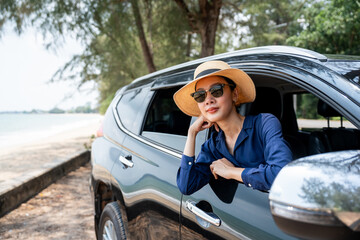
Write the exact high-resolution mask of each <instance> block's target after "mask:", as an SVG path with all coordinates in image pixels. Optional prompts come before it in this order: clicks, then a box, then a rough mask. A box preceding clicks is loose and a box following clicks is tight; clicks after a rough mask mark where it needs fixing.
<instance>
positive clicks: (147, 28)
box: [0, 0, 360, 116]
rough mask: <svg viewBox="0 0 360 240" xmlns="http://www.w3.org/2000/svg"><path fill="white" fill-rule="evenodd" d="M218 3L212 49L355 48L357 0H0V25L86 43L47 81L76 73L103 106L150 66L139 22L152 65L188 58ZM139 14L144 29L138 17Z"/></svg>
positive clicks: (51, 39)
mask: <svg viewBox="0 0 360 240" xmlns="http://www.w3.org/2000/svg"><path fill="white" fill-rule="evenodd" d="M134 3H135V4H136V5H137V6H138V10H139V12H138V14H135V13H134V11H135V10H134V7H133V4H134ZM215 3H216V4H220V5H217V7H215V5H214V4H215ZM219 6H220V7H221V9H220V10H221V11H220V15H219V16H218V17H219V18H218V21H217V20H216V21H213V22H212V25H213V26H214V23H215V22H217V25H215V26H217V29H216V41H215V54H217V53H222V52H226V51H230V50H234V49H242V48H247V47H253V46H262V45H280V44H288V45H294V46H300V47H305V48H308V49H313V50H316V51H319V52H321V53H342V54H360V53H359V51H360V48H358V46H359V43H360V35H359V34H358V32H359V30H360V26H359V23H360V10H359V9H360V4H359V0H355V1H351V0H317V1H314V2H311V1H307V0H252V1H250V0H216V1H210V0H173V1H156V0H118V1H112V0H81V1H80V0H58V1H53V0H17V1H13V0H2V1H0V33H1V30H2V26H4V24H5V23H6V22H11V23H15V30H16V31H17V32H18V33H21V32H22V31H23V30H24V29H25V28H26V27H27V26H29V25H32V26H34V27H36V28H38V29H39V31H42V33H43V35H44V38H45V39H46V41H47V47H48V48H55V49H56V48H57V47H58V46H61V44H62V41H61V40H62V38H61V37H62V36H65V35H72V36H74V37H76V38H77V39H78V40H79V41H81V42H82V43H83V45H84V46H85V50H84V51H83V52H82V53H81V54H79V55H75V56H73V58H72V59H71V61H69V62H68V63H67V64H66V65H64V66H63V67H62V68H61V69H59V70H58V71H57V72H56V73H55V74H54V76H53V78H52V81H63V80H70V81H74V80H76V79H80V80H78V81H79V82H78V85H79V87H80V86H81V85H82V84H84V83H85V82H87V81H94V82H96V83H97V88H98V90H99V92H100V99H99V102H100V112H101V113H104V112H105V110H106V108H107V106H108V104H110V102H111V99H112V97H113V96H114V94H115V92H116V91H117V90H118V89H119V88H121V87H122V86H124V85H125V84H127V83H129V82H131V81H132V80H134V79H135V78H137V77H139V76H143V75H145V74H147V73H148V72H149V68H148V67H147V65H148V64H147V63H146V61H145V60H144V59H147V58H146V57H144V56H145V53H144V46H143V44H141V43H143V42H142V41H141V37H139V34H138V33H139V31H140V30H143V32H144V36H143V38H144V39H142V40H146V43H147V46H148V48H149V51H148V53H147V54H148V55H147V57H148V58H149V57H150V58H152V60H153V63H154V65H155V69H157V70H159V69H163V68H166V67H169V66H172V65H175V64H179V63H182V62H186V61H189V60H193V59H196V58H198V57H200V56H201V55H202V54H203V53H202V52H203V50H204V49H203V45H204V36H205V35H206V33H204V31H200V30H199V26H200V28H201V26H203V25H201V24H204V23H205V24H206V21H204V19H206V18H207V17H208V18H209V17H210V18H211V17H212V19H213V20H214V17H216V14H215V15H212V16H209V15H211V14H210V12H207V11H206V9H208V10H209V9H212V8H214V9H218V7H219ZM140 18H141V19H140ZM139 19H140V20H142V21H141V26H140V27H141V28H142V29H139V25H138V24H136V23H139V21H136V20H139ZM303 20H304V21H305V23H303ZM209 31H210V30H209ZM210 45H211V44H210ZM208 52H211V49H210V50H209V51H208ZM300 101H302V100H299V102H300ZM303 104H305V105H303V106H300V107H299V109H301V113H300V115H304V114H305V115H306V116H313V114H314V113H312V112H309V110H308V109H306V104H313V103H312V102H311V101H310V100H309V99H303ZM305 115H304V116H305Z"/></svg>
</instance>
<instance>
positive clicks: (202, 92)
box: [174, 61, 292, 195]
mask: <svg viewBox="0 0 360 240" xmlns="http://www.w3.org/2000/svg"><path fill="white" fill-rule="evenodd" d="M254 99H255V86H254V83H253V81H252V80H251V78H250V77H249V76H248V75H247V74H246V73H245V72H243V71H241V70H240V69H235V68H231V67H230V66H229V65H228V64H227V63H225V62H222V61H209V62H205V63H203V64H201V65H199V66H198V67H197V68H196V70H195V73H194V80H193V81H191V82H190V83H188V84H187V85H185V86H184V87H182V88H181V89H180V90H179V91H177V92H176V93H175V94H174V101H175V103H176V104H177V106H178V107H179V108H180V109H181V111H183V112H184V113H185V114H187V115H190V116H196V117H198V119H197V120H196V121H195V122H194V123H193V124H192V125H191V126H190V128H189V130H188V136H187V140H186V144H185V149H184V152H183V156H182V159H181V165H180V168H179V171H178V175H177V184H178V187H179V189H180V191H181V192H182V193H183V194H186V195H189V194H192V193H193V192H195V191H197V190H199V189H200V188H202V187H203V186H204V185H206V184H207V183H208V182H209V181H210V178H211V177H214V178H215V179H218V178H219V176H220V177H223V178H226V179H235V180H237V181H239V182H243V183H244V184H245V185H246V186H248V187H252V188H254V189H258V190H269V189H270V187H271V184H272V183H273V181H274V179H275V177H276V175H277V174H278V172H279V171H280V170H281V168H282V167H283V166H285V165H286V164H287V163H288V162H290V161H291V160H292V153H291V151H290V149H289V147H288V146H287V144H286V142H285V141H284V139H283V137H282V132H281V125H280V122H279V121H278V119H277V118H276V117H275V116H274V115H272V114H259V115H256V116H246V117H245V116H242V115H240V114H239V113H237V111H236V107H237V106H239V105H240V104H242V103H247V102H253V101H254ZM211 126H214V128H215V129H216V131H214V132H213V133H212V134H211V137H210V138H209V139H208V140H207V141H206V142H205V143H204V144H203V145H202V148H201V151H200V153H199V156H198V157H197V160H196V162H195V156H194V155H195V138H196V135H197V133H198V132H200V131H202V130H205V129H207V128H210V127H211Z"/></svg>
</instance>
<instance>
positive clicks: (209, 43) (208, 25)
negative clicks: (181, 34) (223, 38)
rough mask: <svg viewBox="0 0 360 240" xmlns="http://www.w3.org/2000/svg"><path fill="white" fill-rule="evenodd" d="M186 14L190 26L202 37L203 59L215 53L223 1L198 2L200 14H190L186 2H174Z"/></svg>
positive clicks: (201, 0) (182, 0)
mask: <svg viewBox="0 0 360 240" xmlns="http://www.w3.org/2000/svg"><path fill="white" fill-rule="evenodd" d="M174 1H175V2H176V3H177V5H178V6H179V7H180V9H182V11H183V12H184V13H185V14H186V16H187V18H188V22H189V26H190V27H191V28H192V30H193V31H194V32H196V33H199V34H200V37H201V54H200V56H201V57H206V56H210V55H213V54H214V52H215V40H216V29H217V25H218V22H219V15H220V9H221V6H222V0H198V1H199V12H196V13H193V12H190V10H189V8H188V7H187V5H186V3H185V2H184V0H174Z"/></svg>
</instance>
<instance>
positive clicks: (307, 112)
mask: <svg viewBox="0 0 360 240" xmlns="http://www.w3.org/2000/svg"><path fill="white" fill-rule="evenodd" d="M296 103H297V104H296V115H297V118H305V119H318V118H321V116H319V115H318V114H317V103H318V98H316V97H315V96H314V95H312V94H310V93H309V94H298V95H297V97H296Z"/></svg>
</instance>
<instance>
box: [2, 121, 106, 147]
mask: <svg viewBox="0 0 360 240" xmlns="http://www.w3.org/2000/svg"><path fill="white" fill-rule="evenodd" d="M100 119H101V116H100V115H98V114H0V149H3V148H6V147H10V146H15V145H21V144H25V143H29V142H33V141H36V140H40V139H44V138H46V137H49V136H52V135H56V134H58V133H61V132H65V131H68V130H71V129H76V128H78V127H82V126H84V125H86V124H90V123H94V122H95V121H99V122H100Z"/></svg>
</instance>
